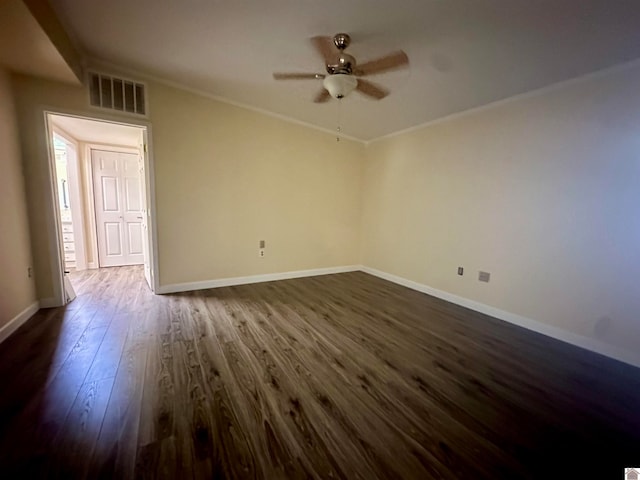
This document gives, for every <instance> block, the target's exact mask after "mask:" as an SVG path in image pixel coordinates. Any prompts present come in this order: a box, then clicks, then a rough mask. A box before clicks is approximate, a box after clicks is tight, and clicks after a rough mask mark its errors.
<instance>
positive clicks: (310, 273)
mask: <svg viewBox="0 0 640 480" xmlns="http://www.w3.org/2000/svg"><path fill="white" fill-rule="evenodd" d="M360 268H361V267H360V266H359V265H346V266H342V267H328V268H315V269H312V270H296V271H292V272H281V273H267V274H263V275H250V276H247V277H231V278H221V279H218V280H203V281H200V282H187V283H174V284H170V285H161V286H160V287H159V288H158V289H157V290H156V293H159V294H164V293H178V292H190V291H192V290H205V289H208V288H219V287H231V286H233V285H246V284H249V283H262V282H273V281H276V280H288V279H291V278H302V277H315V276H317V275H330V274H333V273H346V272H357V271H358V270H360Z"/></svg>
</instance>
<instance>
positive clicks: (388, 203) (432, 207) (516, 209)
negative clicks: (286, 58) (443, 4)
mask: <svg viewBox="0 0 640 480" xmlns="http://www.w3.org/2000/svg"><path fill="white" fill-rule="evenodd" d="M638 85H640V68H638V67H635V68H630V69H627V70H625V71H619V72H617V73H611V74H608V75H606V76H601V77H596V78H591V79H588V80H584V81H580V82H577V83H573V84H571V85H566V86H564V87H561V88H558V89H555V90H553V91H547V92H546V93H542V94H538V95H533V96H530V97H528V98H521V99H518V100H513V101H510V102H507V103H503V104H502V105H497V106H494V107H491V108H488V109H485V110H483V111H480V112H476V113H473V114H468V115H465V116H462V117H458V118H457V119H451V120H449V121H443V122H441V123H439V124H434V125H431V126H427V127H425V128H422V129H419V130H416V131H413V132H410V133H405V134H401V135H398V136H395V137H391V138H388V139H382V140H379V141H376V142H373V143H372V144H369V145H368V147H367V153H366V158H367V163H366V169H365V177H364V187H363V192H364V193H363V206H364V207H363V227H362V238H363V248H362V254H363V263H364V264H365V265H367V266H369V267H372V268H375V269H379V270H382V271H384V272H387V273H391V274H394V275H397V276H400V277H404V278H406V279H409V280H413V281H415V282H418V283H421V284H425V285H428V286H430V287H433V288H436V289H440V290H443V291H446V292H449V293H453V294H455V295H458V296H461V297H464V298H467V299H471V300H475V301H478V302H481V303H484V304H488V305H490V306H493V307H497V308H499V309H502V310H505V311H507V312H511V313H515V314H518V315H522V316H525V317H528V318H530V319H533V320H536V321H539V322H543V323H545V324H548V325H551V326H554V327H558V328H560V329H563V330H565V331H568V332H572V333H575V334H578V335H582V336H586V337H590V338H594V339H597V340H600V341H602V342H605V343H607V344H609V345H612V346H615V347H620V348H624V349H627V350H631V351H635V350H636V349H637V348H638V341H639V340H640V294H639V292H640V288H639V287H638V282H639V279H640V95H638ZM458 266H463V267H464V268H465V274H464V276H462V277H460V276H458V275H457V273H456V270H457V267H458ZM479 270H485V271H488V272H491V281H490V283H488V284H486V283H480V282H478V279H477V278H478V271H479ZM607 319H609V320H607Z"/></svg>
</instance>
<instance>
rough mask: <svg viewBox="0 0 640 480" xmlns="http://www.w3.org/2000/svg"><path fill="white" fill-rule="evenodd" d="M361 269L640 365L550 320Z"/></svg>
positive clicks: (625, 352)
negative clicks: (502, 308) (544, 320)
mask: <svg viewBox="0 0 640 480" xmlns="http://www.w3.org/2000/svg"><path fill="white" fill-rule="evenodd" d="M360 270H362V271H363V272H365V273H368V274H370V275H373V276H375V277H379V278H382V279H384V280H388V281H390V282H393V283H397V284H398V285H402V286H405V287H408V288H411V289H412V290H417V291H418V292H422V293H426V294H427V295H431V296H434V297H437V298H440V299H442V300H445V301H447V302H451V303H455V304H456V305H460V306H462V307H466V308H469V309H471V310H474V311H476V312H480V313H483V314H485V315H489V316H491V317H494V318H497V319H499V320H503V321H505V322H509V323H512V324H514V325H518V326H519V327H523V328H526V329H528V330H532V331H534V332H537V333H541V334H542V335H546V336H547V337H551V338H554V339H556V340H560V341H562V342H565V343H570V344H571V345H575V346H576V347H580V348H584V349H586V350H590V351H592V352H595V353H598V354H600V355H604V356H606V357H610V358H613V359H615V360H619V361H621V362H624V363H628V364H629V365H633V366H634V367H640V355H638V354H637V353H635V352H632V351H629V350H625V349H622V348H619V347H614V346H612V345H609V344H607V343H604V342H602V341H600V340H596V339H593V338H589V337H585V336H582V335H578V334H577V333H572V332H568V331H566V330H562V329H560V328H557V327H554V326H551V325H548V324H546V323H542V322H539V321H538V320H533V319H531V318H527V317H524V316H522V315H517V314H515V313H511V312H507V311H504V310H500V309H499V308H496V307H492V306H491V305H486V304H484V303H480V302H476V301H475V300H470V299H468V298H464V297H460V296H458V295H454V294H452V293H449V292H445V291H443V290H438V289H436V288H432V287H429V286H428V285H424V284H422V283H418V282H414V281H413V280H408V279H406V278H403V277H399V276H397V275H393V274H391V273H386V272H383V271H381V270H376V269H375V268H370V267H366V266H364V265H363V266H361V267H360Z"/></svg>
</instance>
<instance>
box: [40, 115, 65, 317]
mask: <svg viewBox="0 0 640 480" xmlns="http://www.w3.org/2000/svg"><path fill="white" fill-rule="evenodd" d="M42 113H43V115H44V131H45V145H46V148H47V159H48V162H47V174H46V176H45V178H44V181H45V182H46V183H47V186H46V189H45V190H44V191H45V192H47V193H48V195H47V196H48V197H49V205H47V207H48V210H49V211H48V212H47V213H48V215H46V218H47V227H48V236H49V255H50V265H51V275H52V280H53V285H52V286H53V301H54V303H55V304H56V306H57V305H64V304H65V298H66V296H65V291H64V257H63V254H62V251H63V247H62V222H61V220H60V208H59V206H58V205H59V202H60V200H59V198H60V197H59V194H58V182H57V181H56V155H55V149H54V145H53V122H51V121H50V115H49V113H50V112H48V111H47V110H46V109H43V110H42Z"/></svg>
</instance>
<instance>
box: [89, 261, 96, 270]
mask: <svg viewBox="0 0 640 480" xmlns="http://www.w3.org/2000/svg"><path fill="white" fill-rule="evenodd" d="M96 268H98V264H97V263H96V262H87V270H95V269H96Z"/></svg>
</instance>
